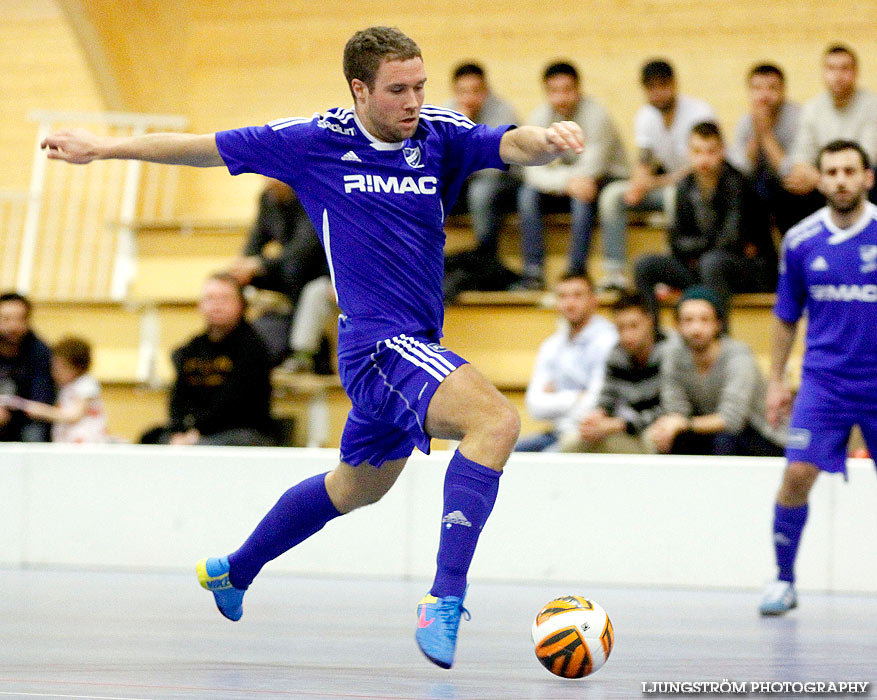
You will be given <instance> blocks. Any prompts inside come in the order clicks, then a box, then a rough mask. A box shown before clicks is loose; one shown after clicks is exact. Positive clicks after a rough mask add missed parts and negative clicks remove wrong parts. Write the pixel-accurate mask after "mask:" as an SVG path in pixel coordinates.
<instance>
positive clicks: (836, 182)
mask: <svg viewBox="0 0 877 700" xmlns="http://www.w3.org/2000/svg"><path fill="white" fill-rule="evenodd" d="M819 178H820V182H819V189H820V190H821V191H822V194H824V195H825V198H826V199H827V200H828V202H829V204H830V205H831V207H832V209H834V210H835V211H838V212H841V213H846V212H850V211H854V210H855V209H857V208H858V207H859V206H860V205H861V203H862V202H863V201H864V199H865V195H866V194H867V192H868V190H869V189H871V186H872V185H873V177H872V176H871V171H870V170H865V168H864V167H863V165H862V159H861V156H859V154H858V153H857V152H856V151H854V150H852V149H849V150H845V151H838V152H837V153H824V154H823V155H822V161H821V163H820V173H819Z"/></svg>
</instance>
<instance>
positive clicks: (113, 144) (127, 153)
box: [40, 129, 225, 168]
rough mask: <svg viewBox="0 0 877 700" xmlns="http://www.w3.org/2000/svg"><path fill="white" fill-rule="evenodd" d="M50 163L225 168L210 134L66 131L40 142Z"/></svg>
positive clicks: (213, 137)
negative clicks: (130, 162) (128, 162)
mask: <svg viewBox="0 0 877 700" xmlns="http://www.w3.org/2000/svg"><path fill="white" fill-rule="evenodd" d="M40 147H41V148H43V149H46V151H47V156H48V157H49V158H50V159H52V160H63V161H66V162H67V163H76V164H78V165H84V164H85V163H90V162H91V161H93V160H106V159H110V158H115V159H123V160H145V161H149V162H150V163H165V164H168V165H193V166H195V167H199V168H208V167H212V166H220V165H225V162H224V161H223V160H222V156H220V155H219V149H218V148H217V147H216V136H215V135H214V134H174V133H166V134H161V133H160V134H144V135H142V136H126V137H115V136H96V135H95V134H92V133H91V132H90V131H87V130H85V129H66V130H64V131H58V132H55V133H54V134H52V135H51V136H48V137H46V138H45V139H43V141H42V143H41V144H40Z"/></svg>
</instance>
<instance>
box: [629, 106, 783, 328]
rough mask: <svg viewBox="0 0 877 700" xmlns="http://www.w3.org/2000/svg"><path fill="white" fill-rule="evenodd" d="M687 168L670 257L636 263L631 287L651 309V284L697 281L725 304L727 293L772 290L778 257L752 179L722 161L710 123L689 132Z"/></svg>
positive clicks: (685, 284) (654, 308) (653, 301)
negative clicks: (634, 284) (712, 291)
mask: <svg viewBox="0 0 877 700" xmlns="http://www.w3.org/2000/svg"><path fill="white" fill-rule="evenodd" d="M688 142H689V160H690V162H691V166H692V169H693V172H691V174H689V175H687V176H686V177H685V178H683V179H682V180H681V181H680V182H679V184H678V185H677V186H676V197H675V206H676V214H675V216H674V219H673V224H672V225H671V226H670V231H669V243H670V251H671V252H670V254H669V255H645V256H643V257H641V258H640V259H639V260H637V262H636V266H635V272H634V275H635V277H636V286H637V289H638V290H639V292H640V294H642V295H643V296H644V297H645V298H646V301H647V302H648V304H649V307H650V308H651V309H652V312H653V313H655V314H657V301H656V298H655V285H657V284H665V285H668V286H670V287H675V288H677V289H685V288H686V287H688V286H690V285H692V284H697V283H702V284H704V285H706V286H708V287H711V288H712V289H713V290H715V291H716V293H717V294H718V295H719V298H720V299H721V301H722V304H723V305H725V306H727V305H728V303H729V301H730V295H731V293H732V292H765V291H773V290H775V289H776V268H777V256H776V249H775V248H774V245H773V240H772V239H771V237H770V229H769V221H768V217H767V213H766V211H765V210H764V208H763V206H762V204H761V202H760V201H759V199H758V197H757V195H756V194H755V191H754V189H753V188H752V186H751V184H750V183H749V182H748V181H747V180H746V179H745V178H744V177H743V175H741V174H740V172H739V171H737V170H736V169H735V168H734V167H733V166H732V165H730V164H729V163H728V162H727V161H726V160H725V149H724V146H723V144H722V135H721V133H720V132H719V128H718V127H717V126H716V125H715V124H714V123H713V122H702V123H700V124H696V125H695V126H694V128H693V129H692V130H691V135H690V136H689V138H688Z"/></svg>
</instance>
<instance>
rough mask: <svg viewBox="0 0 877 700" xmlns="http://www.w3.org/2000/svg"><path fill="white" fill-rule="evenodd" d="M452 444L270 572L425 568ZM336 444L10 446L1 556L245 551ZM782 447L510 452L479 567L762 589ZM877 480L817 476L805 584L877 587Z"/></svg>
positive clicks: (105, 558) (857, 471)
mask: <svg viewBox="0 0 877 700" xmlns="http://www.w3.org/2000/svg"><path fill="white" fill-rule="evenodd" d="M449 458H450V454H449V453H447V452H444V453H443V452H437V453H434V454H433V455H432V456H429V457H427V456H424V455H420V454H419V453H416V454H415V456H413V457H412V459H411V460H410V462H409V465H408V466H407V467H406V469H405V471H404V472H403V473H402V476H401V477H400V478H399V481H398V483H397V484H396V485H395V486H394V488H393V489H392V490H391V491H390V493H389V494H388V495H387V496H386V497H385V498H384V499H383V500H382V501H381V502H380V503H378V504H376V505H373V506H369V507H367V508H364V509H362V510H359V511H356V512H355V513H352V514H350V515H348V516H345V517H343V518H338V519H336V520H334V521H332V522H330V523H329V524H328V525H327V526H326V527H325V528H324V529H323V530H322V531H321V532H320V533H318V534H317V535H316V536H314V537H313V538H311V539H310V540H308V541H306V542H304V543H303V544H301V545H300V546H299V547H297V548H296V549H295V550H293V551H292V552H289V553H287V554H285V555H283V556H281V557H280V558H279V559H277V560H276V561H274V562H272V563H271V564H269V565H268V567H267V569H266V570H271V571H280V572H295V573H301V574H308V575H341V576H368V577H392V578H398V577H404V578H424V579H427V578H431V577H432V575H433V572H434V567H435V553H436V548H437V543H438V537H439V524H440V519H441V515H442V513H441V507H442V504H441V493H442V483H443V478H444V467H445V466H446V464H447V462H448V460H449ZM336 460H337V451H335V450H317V449H292V448H209V447H203V448H202V447H166V446H123V445H108V446H96V447H90V446H62V445H33V446H31V445H3V446H0V494H2V504H3V506H2V508H0V565H3V566H13V567H19V566H20V567H28V566H46V567H52V566H63V567H76V568H105V569H119V570H132V569H143V570H150V569H152V570H174V569H191V568H192V567H193V566H194V563H195V561H196V560H198V559H199V558H201V557H203V556H215V555H219V554H224V553H227V552H229V551H232V550H234V549H236V548H237V547H238V546H239V545H240V544H241V543H242V542H243V540H244V539H245V538H246V536H247V535H248V534H249V533H250V531H251V530H252V528H253V527H254V526H255V524H256V523H257V522H258V520H259V519H260V518H261V517H262V515H263V514H264V513H265V511H266V510H267V509H268V508H270V507H271V506H272V505H273V504H274V503H275V501H276V500H277V498H278V497H279V496H280V495H281V494H282V493H283V492H284V491H285V490H286V489H287V488H289V487H290V486H292V485H294V484H296V483H297V482H298V481H300V480H301V479H303V478H306V477H308V476H310V475H312V474H315V473H318V472H321V471H327V470H329V469H331V468H332V467H333V466H334V465H335V463H336ZM783 466H784V462H783V460H781V459H748V458H712V457H667V456H659V457H653V456H629V455H612V456H606V455H538V454H536V455H534V454H515V455H514V456H513V457H512V459H511V460H510V461H509V464H508V465H507V467H506V473H505V474H504V475H503V477H502V480H501V482H500V493H499V498H498V500H497V504H496V507H495V509H494V511H493V514H492V516H491V518H490V520H489V521H488V524H487V526H486V527H485V529H484V532H483V533H482V535H481V540H480V543H479V546H478V550H477V552H476V555H475V560H474V562H473V565H472V569H471V572H470V579H473V580H477V579H479V578H480V579H492V580H510V581H557V582H576V583H581V584H600V585H603V584H605V585H616V584H617V585H635V586H636V585H640V586H657V585H668V586H694V587H722V588H741V589H746V588H758V587H760V586H761V585H762V584H763V583H764V582H765V581H766V580H769V579H770V578H771V577H772V576H773V575H774V574H775V569H774V564H773V546H772V542H771V521H772V518H773V501H774V497H775V494H776V489H777V486H778V485H779V481H780V476H781V474H782V469H783ZM875 533H877V478H875V471H874V466H873V463H872V462H871V461H870V460H850V462H849V483H844V481H843V479H842V478H840V477H837V476H834V477H832V476H827V475H823V476H821V477H820V479H819V481H818V482H817V484H816V487H815V488H814V491H813V494H812V497H811V501H810V519H809V522H808V523H807V527H806V529H805V532H804V538H803V542H802V545H801V552H800V556H799V558H798V568H797V571H798V580H799V586H800V587H801V588H802V589H805V590H806V589H810V590H827V591H853V592H870V593H877V537H875Z"/></svg>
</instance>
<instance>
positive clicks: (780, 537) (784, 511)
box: [773, 503, 808, 583]
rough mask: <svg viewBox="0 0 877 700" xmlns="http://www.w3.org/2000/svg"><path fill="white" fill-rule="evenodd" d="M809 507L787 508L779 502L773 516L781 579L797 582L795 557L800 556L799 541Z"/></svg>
mask: <svg viewBox="0 0 877 700" xmlns="http://www.w3.org/2000/svg"><path fill="white" fill-rule="evenodd" d="M807 511H808V507H807V504H806V503H805V504H804V505H803V506H798V507H796V508H786V507H785V506H781V505H780V504H779V503H777V504H776V505H775V506H774V516H773V545H774V549H775V550H776V555H777V566H778V567H779V569H780V574H779V579H780V581H788V582H789V583H794V582H795V557H797V556H798V543H799V542H800V541H801V532H802V531H803V530H804V523H806V522H807Z"/></svg>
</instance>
